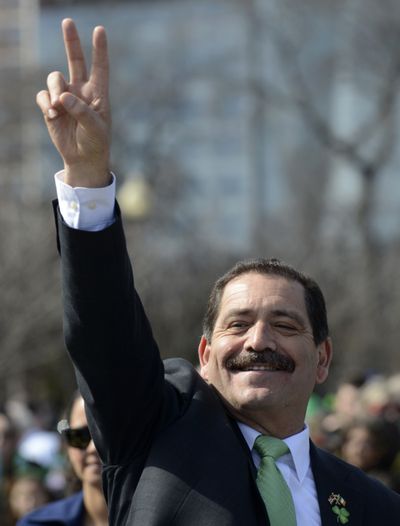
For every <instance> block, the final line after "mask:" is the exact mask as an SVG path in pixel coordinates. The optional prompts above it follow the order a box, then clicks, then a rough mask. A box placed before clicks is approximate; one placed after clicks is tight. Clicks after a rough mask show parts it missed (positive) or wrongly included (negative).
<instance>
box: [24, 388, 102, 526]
mask: <svg viewBox="0 0 400 526" xmlns="http://www.w3.org/2000/svg"><path fill="white" fill-rule="evenodd" d="M66 416H67V419H66V420H61V422H59V423H58V426H57V430H58V431H59V433H60V434H61V435H62V437H63V438H64V440H65V443H66V446H67V453H68V457H69V460H70V462H71V467H72V469H73V471H74V473H75V475H76V476H77V477H78V479H79V480H80V482H81V486H82V489H81V491H79V492H77V493H74V494H73V495H71V496H70V497H67V498H65V499H62V500H58V501H56V502H53V503H51V504H48V505H46V506H43V507H42V508H38V509H37V510H35V511H33V512H32V513H30V514H29V515H27V516H26V517H24V518H23V519H21V520H20V521H19V522H18V524H17V526H38V525H40V524H43V525H46V526H62V525H65V526H108V516H107V507H106V502H105V500H104V496H103V490H102V485H101V463H100V458H99V456H98V454H97V451H96V449H95V447H94V444H93V440H92V439H91V436H90V433H89V429H88V427H87V420H86V415H85V408H84V403H83V399H82V397H81V396H80V395H79V393H76V394H75V396H74V399H73V401H72V404H71V409H70V410H69V411H68V413H67V415H66Z"/></svg>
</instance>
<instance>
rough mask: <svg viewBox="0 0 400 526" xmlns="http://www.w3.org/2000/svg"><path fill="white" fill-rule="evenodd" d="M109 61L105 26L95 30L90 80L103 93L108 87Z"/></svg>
mask: <svg viewBox="0 0 400 526" xmlns="http://www.w3.org/2000/svg"><path fill="white" fill-rule="evenodd" d="M108 76H109V62H108V46H107V36H106V30H105V29H104V27H103V26H97V27H95V29H94V31H93V52H92V68H91V71H90V80H91V81H92V82H93V84H94V85H96V86H97V87H98V88H99V89H100V91H101V92H102V93H104V92H105V91H107V89H108Z"/></svg>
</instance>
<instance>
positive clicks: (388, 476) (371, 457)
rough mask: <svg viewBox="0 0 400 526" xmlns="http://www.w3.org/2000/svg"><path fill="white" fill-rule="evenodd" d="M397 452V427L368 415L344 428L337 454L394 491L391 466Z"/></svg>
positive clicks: (398, 434) (398, 442)
mask: <svg viewBox="0 0 400 526" xmlns="http://www.w3.org/2000/svg"><path fill="white" fill-rule="evenodd" d="M399 452H400V433H399V429H398V427H397V425H396V424H394V423H393V422H388V421H387V420H385V419H384V418H382V417H371V416H369V417H364V418H359V419H358V420H355V421H354V422H352V423H351V424H349V425H348V426H347V427H346V428H345V430H344V433H343V441H342V445H341V448H340V452H339V454H340V456H341V457H342V458H343V459H344V460H345V461H346V462H349V463H350V464H353V466H357V467H358V468H360V469H362V470H363V471H364V472H365V473H367V474H368V475H371V476H373V477H375V478H378V479H379V480H380V481H381V482H383V483H384V484H385V485H386V486H388V487H390V488H394V480H393V475H394V473H393V467H394V462H395V460H396V457H397V455H398V454H399Z"/></svg>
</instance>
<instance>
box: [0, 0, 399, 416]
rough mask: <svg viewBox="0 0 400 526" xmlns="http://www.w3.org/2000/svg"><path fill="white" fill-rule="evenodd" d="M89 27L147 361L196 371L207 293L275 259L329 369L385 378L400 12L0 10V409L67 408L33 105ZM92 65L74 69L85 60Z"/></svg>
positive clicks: (5, 6)
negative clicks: (9, 403)
mask: <svg viewBox="0 0 400 526" xmlns="http://www.w3.org/2000/svg"><path fill="white" fill-rule="evenodd" d="M66 16H70V17H72V18H74V19H76V21H77V24H78V28H79V30H80V31H81V34H82V40H83V44H84V47H85V49H86V50H87V51H88V53H89V51H90V35H91V30H92V28H93V27H94V26H95V25H96V24H103V25H105V26H106V28H107V31H108V35H109V40H110V55H111V64H112V76H111V94H112V106H113V115H114V118H113V170H114V171H115V173H116V174H117V177H118V181H119V183H118V188H119V194H118V198H119V201H120V203H121V206H122V208H123V210H124V215H125V225H126V235H127V240H128V245H129V249H130V251H131V254H132V258H133V261H134V267H135V272H136V282H137V286H138V289H139V292H140V293H141V295H142V298H143V301H144V304H145V307H146V309H147V311H148V314H149V316H150V319H151V320H152V324H153V328H154V332H155V334H156V337H157V340H158V342H159V345H160V349H161V352H162V354H163V356H164V357H167V356H173V355H180V356H185V357H186V358H188V359H189V360H191V361H193V362H194V363H195V362H196V352H197V342H198V339H199V337H200V335H201V319H202V315H203V312H204V307H205V302H206V298H207V294H208V291H209V288H210V286H211V284H212V283H213V282H214V280H215V279H216V278H217V277H218V275H219V274H220V273H221V272H223V271H224V270H225V269H226V268H227V267H228V266H229V265H231V264H232V263H234V262H235V261H236V260H237V259H240V258H247V257H253V256H277V257H281V258H283V259H285V260H287V261H288V262H291V263H292V264H294V265H296V266H299V267H300V268H301V269H303V270H304V271H306V272H308V273H310V274H311V275H313V276H314V277H316V278H317V280H318V281H319V283H320V284H321V286H322V288H323V290H324V291H325V294H326V298H327V302H328V313H329V318H330V326H331V333H332V337H333V340H334V344H335V350H336V354H335V361H334V365H333V369H332V373H331V376H330V380H329V382H328V384H327V386H326V387H325V388H324V389H326V388H332V387H333V386H334V385H336V383H337V382H338V381H339V380H340V378H342V377H343V376H344V375H345V374H348V373H349V372H350V371H366V370H374V371H376V372H382V373H384V374H388V373H390V372H394V371H396V370H398V367H399V358H398V356H399V353H398V351H397V344H398V341H399V336H400V325H399V313H400V280H399V279H398V278H399V274H400V268H399V264H398V261H399V255H400V228H399V211H400V180H399V175H398V161H399V158H400V150H399V147H398V140H397V139H398V131H399V126H400V120H399V107H398V94H399V79H400V53H399V49H400V45H399V44H400V4H399V3H398V2H396V1H394V0H382V1H381V2H380V3H379V5H378V4H377V3H376V2H374V1H372V0H363V1H362V2H361V1H360V0H341V1H337V0H335V1H330V0H325V1H324V2H320V1H319V2H317V1H316V0H280V1H275V0H268V1H266V0H263V1H259V2H257V1H256V0H230V1H229V2H228V1H223V0H212V1H211V0H210V1H208V0H200V1H198V0H197V1H192V0H182V1H179V0H174V1H168V0H164V1H160V0H158V1H150V0H147V1H145V0H142V1H137V2H134V1H129V2H112V3H111V2H106V1H104V2H100V1H86V2H84V1H82V0H80V1H79V2H78V1H71V0H69V1H68V0H53V1H51V0H46V1H45V0H42V2H40V4H39V3H38V2H36V0H0V20H1V24H0V67H1V69H2V71H1V75H0V101H1V102H0V129H1V137H2V140H1V141H0V173H1V177H0V185H1V192H0V200H1V203H0V218H1V225H2V227H1V229H0V283H1V304H0V309H1V310H0V404H1V403H4V401H5V400H9V399H12V398H18V399H21V400H24V401H28V400H29V401H33V402H35V403H40V401H42V400H48V399H51V400H53V402H54V404H55V405H56V406H61V405H62V404H63V403H64V401H65V396H66V393H68V392H70V390H71V389H72V386H73V383H74V379H73V373H72V369H71V366H70V364H69V361H68V359H67V358H66V355H65V351H64V350H63V340H62V326H61V323H62V322H61V320H62V313H61V291H60V283H59V281H60V280H59V263H58V255H57V251H56V245H55V229H54V226H53V219H52V209H51V205H50V201H51V199H52V198H53V197H54V193H55V192H54V185H53V181H52V174H54V173H55V172H56V171H57V170H58V169H59V168H60V161H59V159H58V157H57V153H56V152H54V149H53V147H52V146H51V144H50V143H49V140H48V138H47V135H46V132H45V130H44V125H43V123H42V119H41V115H40V113H39V110H37V108H36V107H35V93H36V92H37V91H39V90H40V89H43V87H44V86H45V79H46V76H47V74H48V73H49V72H50V71H52V70H54V69H57V70H62V71H65V59H64V54H63V45H62V38H61V32H60V22H61V20H62V18H64V17H66ZM88 56H89V55H88Z"/></svg>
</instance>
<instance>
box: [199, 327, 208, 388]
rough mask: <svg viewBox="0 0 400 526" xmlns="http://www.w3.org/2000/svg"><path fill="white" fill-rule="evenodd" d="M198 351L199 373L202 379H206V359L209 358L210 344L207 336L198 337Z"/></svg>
mask: <svg viewBox="0 0 400 526" xmlns="http://www.w3.org/2000/svg"><path fill="white" fill-rule="evenodd" d="M198 353H199V363H200V374H201V376H202V377H203V378H204V380H207V378H208V375H207V365H208V360H209V359H210V345H209V343H208V341H207V338H206V337H205V336H204V335H203V336H202V337H201V339H200V343H199V348H198Z"/></svg>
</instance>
